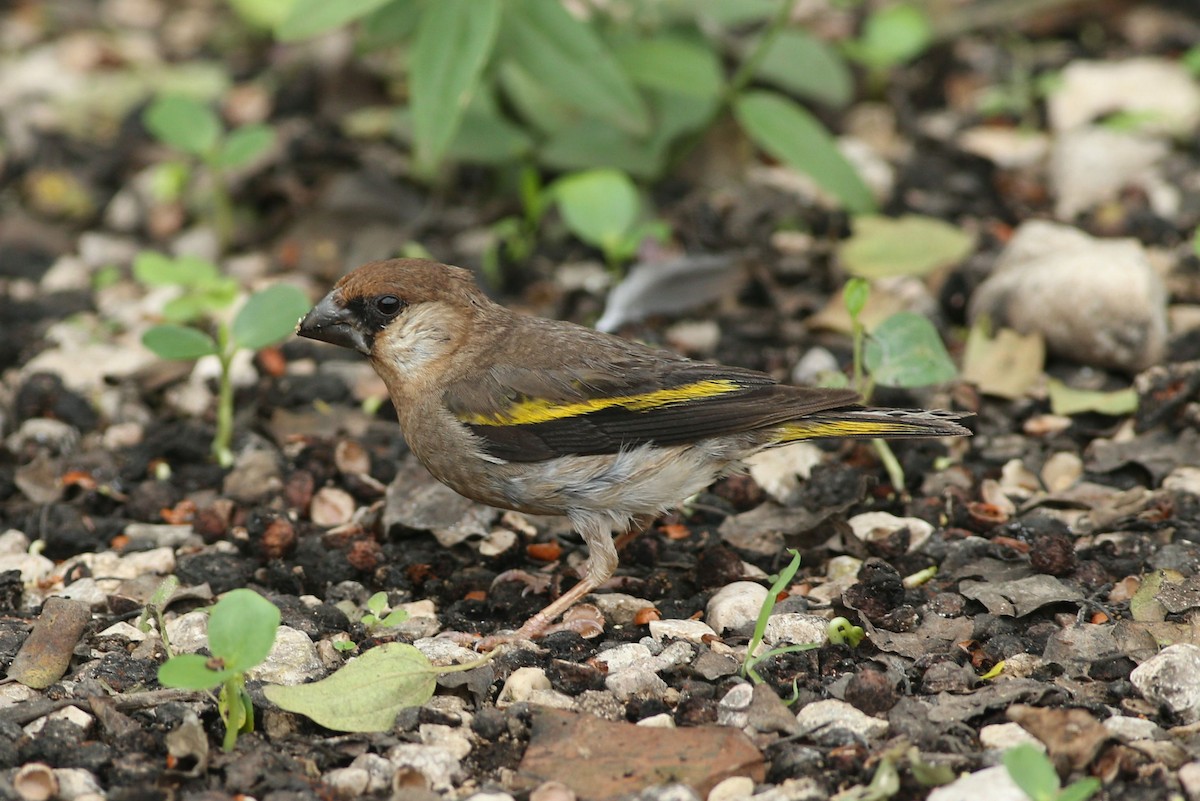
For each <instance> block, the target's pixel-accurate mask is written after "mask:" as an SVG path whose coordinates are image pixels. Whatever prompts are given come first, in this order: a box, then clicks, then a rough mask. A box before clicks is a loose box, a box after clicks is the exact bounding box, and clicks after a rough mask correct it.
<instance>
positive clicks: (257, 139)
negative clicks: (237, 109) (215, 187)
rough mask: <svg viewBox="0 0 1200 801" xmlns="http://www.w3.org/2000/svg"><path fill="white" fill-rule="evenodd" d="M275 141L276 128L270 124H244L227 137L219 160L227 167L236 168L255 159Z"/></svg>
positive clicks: (222, 145) (218, 157) (218, 156)
mask: <svg viewBox="0 0 1200 801" xmlns="http://www.w3.org/2000/svg"><path fill="white" fill-rule="evenodd" d="M274 143H275V129H274V128H272V127H271V126H270V125H243V126H242V127H241V128H235V129H234V130H233V131H231V132H230V134H229V136H227V137H226V138H225V141H224V142H223V143H222V144H221V152H220V153H219V154H218V155H217V162H218V163H219V164H220V165H221V166H222V167H225V168H227V169H236V168H238V167H241V166H243V165H245V164H249V163H250V162H251V161H254V159H256V158H258V157H259V156H261V155H262V154H263V153H265V152H267V150H269V149H270V147H271V145H273V144H274Z"/></svg>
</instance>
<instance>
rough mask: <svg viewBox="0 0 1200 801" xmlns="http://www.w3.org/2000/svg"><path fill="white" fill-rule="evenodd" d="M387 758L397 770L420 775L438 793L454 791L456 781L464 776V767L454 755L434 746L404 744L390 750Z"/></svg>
mask: <svg viewBox="0 0 1200 801" xmlns="http://www.w3.org/2000/svg"><path fill="white" fill-rule="evenodd" d="M387 758H388V761H389V762H391V763H392V765H393V766H394V767H395V768H396V769H397V770H404V769H407V770H411V771H414V772H416V773H419V774H420V775H421V776H423V777H424V778H425V781H426V782H428V784H429V789H431V790H433V791H434V792H438V793H444V792H447V791H449V790H450V789H452V788H453V787H454V781H455V779H456V778H458V777H460V776H461V775H462V765H461V763H460V762H459V761H458V759H457V758H455V756H454V754H452V753H450V752H449V751H447V750H446V749H444V748H439V747H438V746H434V745H423V744H419V743H402V744H401V745H397V746H393V747H392V748H391V749H389V750H388V753H387Z"/></svg>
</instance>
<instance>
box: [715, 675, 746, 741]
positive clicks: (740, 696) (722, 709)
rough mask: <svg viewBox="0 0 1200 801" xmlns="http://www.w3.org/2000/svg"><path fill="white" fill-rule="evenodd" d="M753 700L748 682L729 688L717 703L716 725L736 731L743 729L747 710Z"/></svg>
mask: <svg viewBox="0 0 1200 801" xmlns="http://www.w3.org/2000/svg"><path fill="white" fill-rule="evenodd" d="M753 699H754V687H753V685H751V684H750V683H749V682H742V683H741V684H735V685H734V686H733V687H730V688H729V692H727V693H725V695H724V697H723V698H721V700H720V701H719V702H718V703H717V725H718V726H733V727H734V728H738V729H740V728H743V727H745V725H746V723H747V720H748V716H747V710H749V709H750V702H751V701H752V700H753Z"/></svg>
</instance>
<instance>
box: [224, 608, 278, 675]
mask: <svg viewBox="0 0 1200 801" xmlns="http://www.w3.org/2000/svg"><path fill="white" fill-rule="evenodd" d="M278 629H279V608H278V607H276V606H275V604H273V603H271V602H270V601H268V600H267V599H266V598H264V597H262V596H261V595H259V594H258V593H257V592H255V591H254V590H246V589H238V590H231V591H229V592H228V593H226V594H225V595H224V596H223V597H222V598H221V600H219V601H217V603H216V605H215V606H214V607H213V608H212V612H211V613H210V614H209V617H208V649H209V650H210V651H212V653H213V656H219V657H221V658H222V659H224V660H225V668H226V669H227V670H231V671H234V672H236V673H244V672H246V671H247V670H249V669H250V668H252V667H255V666H256V665H259V664H260V663H261V662H262V661H263V660H264V659H266V658H267V654H269V653H270V652H271V646H272V645H273V644H274V643H275V632H276V631H277V630H278Z"/></svg>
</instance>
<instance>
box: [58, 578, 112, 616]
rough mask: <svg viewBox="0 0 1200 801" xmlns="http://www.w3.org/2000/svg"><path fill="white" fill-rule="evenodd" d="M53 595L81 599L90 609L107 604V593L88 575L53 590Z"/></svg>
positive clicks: (75, 599)
mask: <svg viewBox="0 0 1200 801" xmlns="http://www.w3.org/2000/svg"><path fill="white" fill-rule="evenodd" d="M54 595H56V596H58V597H60V598H70V599H71V600H72V601H81V602H82V603H85V604H87V605H88V606H89V607H91V608H92V609H99V608H101V607H104V606H106V605H107V604H108V593H107V592H106V591H105V590H104V588H103V587H101V586H100V584H99V583H98V582H97V581H96V580H95V579H94V578H92V577H90V576H88V577H87V578H81V579H79V580H77V581H72V582H71V583H70V584H68V585H67V586H66V587H63V588H62V589H61V590H57V591H56V592H54Z"/></svg>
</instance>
